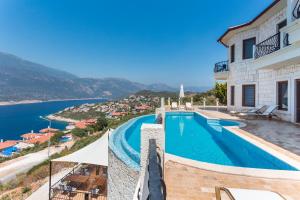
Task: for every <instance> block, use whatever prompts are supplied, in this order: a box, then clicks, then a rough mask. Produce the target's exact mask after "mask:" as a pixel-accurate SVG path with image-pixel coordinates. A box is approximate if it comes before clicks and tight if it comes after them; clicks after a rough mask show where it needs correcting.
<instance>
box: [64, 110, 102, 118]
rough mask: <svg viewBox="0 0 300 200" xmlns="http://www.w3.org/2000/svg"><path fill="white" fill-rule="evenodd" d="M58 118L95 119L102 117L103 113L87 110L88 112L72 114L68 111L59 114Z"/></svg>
mask: <svg viewBox="0 0 300 200" xmlns="http://www.w3.org/2000/svg"><path fill="white" fill-rule="evenodd" d="M59 116H61V117H64V118H69V119H75V120H84V119H96V118H98V117H99V116H103V113H102V112H100V111H96V110H89V112H72V111H70V110H68V111H63V112H61V113H59Z"/></svg>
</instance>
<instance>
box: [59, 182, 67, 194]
mask: <svg viewBox="0 0 300 200" xmlns="http://www.w3.org/2000/svg"><path fill="white" fill-rule="evenodd" d="M65 187H66V185H65V184H59V189H60V191H62V193H65V192H66V189H65Z"/></svg>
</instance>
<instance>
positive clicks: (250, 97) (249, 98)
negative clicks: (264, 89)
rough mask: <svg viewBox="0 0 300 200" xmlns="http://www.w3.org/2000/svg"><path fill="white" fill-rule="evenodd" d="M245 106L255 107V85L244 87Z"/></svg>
mask: <svg viewBox="0 0 300 200" xmlns="http://www.w3.org/2000/svg"><path fill="white" fill-rule="evenodd" d="M242 100H243V102H242V103H243V106H246V107H255V85H243V99H242Z"/></svg>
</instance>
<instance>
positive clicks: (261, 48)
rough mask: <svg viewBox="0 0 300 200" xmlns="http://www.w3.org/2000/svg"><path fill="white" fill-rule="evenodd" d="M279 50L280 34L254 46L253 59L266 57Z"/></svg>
mask: <svg viewBox="0 0 300 200" xmlns="http://www.w3.org/2000/svg"><path fill="white" fill-rule="evenodd" d="M279 49H280V32H279V33H276V34H275V35H273V36H271V37H269V38H268V39H266V40H264V41H262V42H261V43H259V44H257V45H256V46H255V58H256V59H257V58H260V57H262V56H265V55H268V54H270V53H273V52H275V51H277V50H279Z"/></svg>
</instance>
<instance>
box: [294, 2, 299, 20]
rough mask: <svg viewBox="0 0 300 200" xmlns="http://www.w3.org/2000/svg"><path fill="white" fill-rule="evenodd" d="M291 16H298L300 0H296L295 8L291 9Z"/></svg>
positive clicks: (296, 17)
mask: <svg viewBox="0 0 300 200" xmlns="http://www.w3.org/2000/svg"><path fill="white" fill-rule="evenodd" d="M293 16H294V17H295V19H299V18H300V0H298V1H297V3H296V4H295V8H294V10H293Z"/></svg>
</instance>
